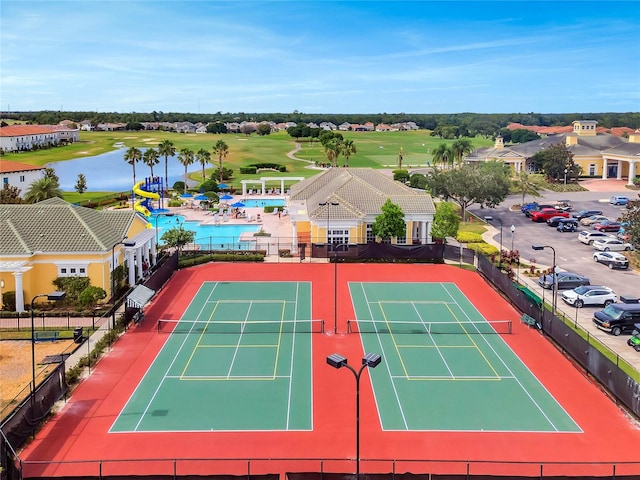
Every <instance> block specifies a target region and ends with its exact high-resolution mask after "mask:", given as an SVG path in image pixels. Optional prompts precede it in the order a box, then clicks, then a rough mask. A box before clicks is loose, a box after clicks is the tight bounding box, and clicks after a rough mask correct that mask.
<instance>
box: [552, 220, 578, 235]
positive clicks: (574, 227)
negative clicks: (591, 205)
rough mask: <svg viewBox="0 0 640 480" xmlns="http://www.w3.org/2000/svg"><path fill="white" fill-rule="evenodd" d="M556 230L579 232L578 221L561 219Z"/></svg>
mask: <svg viewBox="0 0 640 480" xmlns="http://www.w3.org/2000/svg"><path fill="white" fill-rule="evenodd" d="M556 230H558V231H559V232H577V231H578V221H577V220H576V219H575V218H561V219H560V220H558V226H557V227H556Z"/></svg>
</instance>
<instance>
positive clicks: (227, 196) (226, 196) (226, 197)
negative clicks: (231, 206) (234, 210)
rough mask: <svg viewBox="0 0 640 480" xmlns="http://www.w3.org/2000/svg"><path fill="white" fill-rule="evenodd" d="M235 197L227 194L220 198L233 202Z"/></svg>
mask: <svg viewBox="0 0 640 480" xmlns="http://www.w3.org/2000/svg"><path fill="white" fill-rule="evenodd" d="M232 198H233V197H232V196H231V195H229V194H225V195H223V196H221V197H220V200H231V199H232Z"/></svg>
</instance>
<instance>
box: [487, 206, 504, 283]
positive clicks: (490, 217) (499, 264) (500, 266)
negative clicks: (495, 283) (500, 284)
mask: <svg viewBox="0 0 640 480" xmlns="http://www.w3.org/2000/svg"><path fill="white" fill-rule="evenodd" d="M484 219H485V220H486V221H487V222H489V223H491V222H493V220H494V218H493V217H492V216H490V215H487V216H486V217H484ZM495 220H497V221H498V223H500V260H499V261H498V268H499V269H500V270H502V220H501V219H499V218H496V219H495Z"/></svg>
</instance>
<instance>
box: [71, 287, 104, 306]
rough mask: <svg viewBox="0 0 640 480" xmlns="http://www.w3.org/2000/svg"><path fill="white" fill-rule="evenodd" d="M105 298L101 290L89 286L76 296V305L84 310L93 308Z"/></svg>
mask: <svg viewBox="0 0 640 480" xmlns="http://www.w3.org/2000/svg"><path fill="white" fill-rule="evenodd" d="M105 298H107V292H105V291H104V289H103V288H100V287H95V286H93V285H89V286H88V287H87V288H85V289H84V290H83V291H82V292H80V295H79V296H78V303H79V304H80V305H81V306H82V307H84V308H94V307H95V306H96V305H97V303H98V302H99V301H100V300H104V299H105Z"/></svg>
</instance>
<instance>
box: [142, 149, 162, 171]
mask: <svg viewBox="0 0 640 480" xmlns="http://www.w3.org/2000/svg"><path fill="white" fill-rule="evenodd" d="M142 161H143V162H144V164H145V165H146V166H147V167H149V168H150V169H151V176H152V177H153V167H154V166H155V165H157V164H159V163H160V153H158V150H156V149H155V148H148V149H147V150H145V152H144V154H143V155H142Z"/></svg>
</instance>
